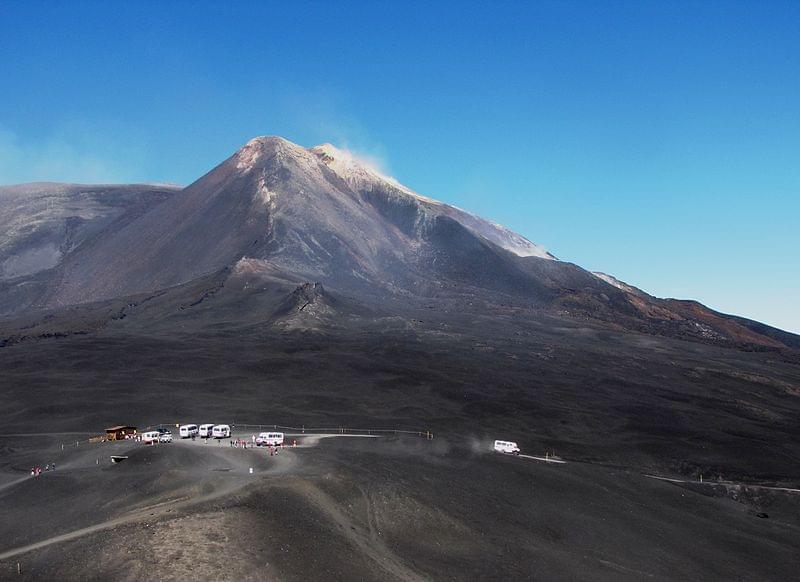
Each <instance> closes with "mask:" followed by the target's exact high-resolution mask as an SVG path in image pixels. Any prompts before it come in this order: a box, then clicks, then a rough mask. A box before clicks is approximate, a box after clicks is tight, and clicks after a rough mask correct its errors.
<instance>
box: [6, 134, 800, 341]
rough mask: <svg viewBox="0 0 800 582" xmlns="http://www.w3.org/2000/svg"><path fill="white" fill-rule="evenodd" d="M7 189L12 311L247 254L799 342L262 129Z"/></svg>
mask: <svg viewBox="0 0 800 582" xmlns="http://www.w3.org/2000/svg"><path fill="white" fill-rule="evenodd" d="M0 200H2V201H4V203H3V204H2V206H0V226H5V233H6V234H5V235H4V237H3V239H2V240H1V241H0V266H2V270H0V277H2V279H1V282H0V313H4V314H6V315H10V314H15V313H19V312H24V311H29V310H32V309H34V310H41V309H52V308H58V307H64V306H71V305H79V304H85V303H93V302H98V301H103V300H110V299H115V298H120V297H126V296H132V295H137V294H142V293H152V292H156V291H159V290H163V289H167V288H170V287H174V286H178V285H184V284H188V283H190V282H192V281H195V280H198V279H199V278H202V277H207V276H210V275H213V274H214V273H218V272H221V271H223V270H232V269H234V268H235V266H236V264H237V263H239V262H241V261H246V262H247V264H248V268H249V270H250V271H251V272H254V273H257V272H260V273H261V274H262V275H263V276H264V277H268V278H271V279H273V280H274V279H280V280H284V281H297V280H300V281H305V282H313V283H321V284H324V285H325V286H326V287H327V288H330V289H332V290H334V291H340V292H343V293H345V294H347V295H349V296H352V297H355V298H358V299H363V300H365V301H366V302H367V303H369V302H370V301H374V300H375V299H376V298H380V302H381V304H382V305H384V306H388V305H391V304H393V303H401V304H409V305H415V304H417V305H418V304H420V303H424V302H425V301H428V300H432V299H433V300H446V301H448V302H449V304H450V308H451V309H469V305H471V304H476V302H477V304H481V305H484V306H485V305H489V304H509V305H517V306H519V307H522V308H526V309H538V310H543V311H548V312H551V313H554V314H561V315H565V316H569V317H583V318H589V319H593V320H598V321H604V322H607V323H611V324H613V325H614V326H617V327H622V328H624V329H628V330H633V331H638V332H644V333H650V334H657V335H665V336H669V337H679V338H687V339H694V340H697V341H703V342H711V343H717V344H720V345H733V346H740V347H741V346H761V347H770V348H787V347H800V340H798V338H797V336H794V335H792V334H788V333H785V332H782V331H780V330H777V329H774V328H770V327H768V326H764V325H762V324H758V323H756V322H751V321H748V320H746V319H743V318H738V317H728V316H726V315H723V314H719V313H716V312H713V311H712V310H710V309H708V308H706V307H704V306H702V305H700V304H698V303H696V302H686V301H675V300H661V299H658V298H656V297H653V296H651V295H649V294H647V293H645V292H642V291H640V290H638V289H635V288H633V287H631V286H629V285H626V284H624V283H622V282H620V281H618V280H616V279H615V278H613V277H611V276H608V275H604V274H597V273H591V272H588V271H586V270H584V269H582V268H580V267H579V266H577V265H574V264H572V263H569V262H565V261H560V260H558V259H557V258H556V257H555V256H554V255H552V254H551V253H550V252H548V251H547V250H546V249H545V248H544V247H542V246H541V245H538V244H536V243H533V242H531V241H529V240H528V239H526V238H525V237H523V236H521V235H519V234H517V233H514V232H512V231H510V230H509V229H507V228H505V227H503V226H500V225H498V224H495V223H492V222H489V221H487V220H483V219H481V218H479V217H477V216H474V215H472V214H470V213H468V212H465V211H463V210H460V209H458V208H456V207H453V206H450V205H447V204H443V203H441V202H437V201H436V200H434V199H432V198H428V197H425V196H422V195H420V194H417V193H416V192H414V191H412V190H411V189H409V188H406V187H405V186H403V185H402V184H400V183H399V182H397V181H396V180H394V179H393V178H390V177H387V176H384V175H382V174H381V173H380V172H378V171H376V170H374V169H372V168H371V167H369V166H368V165H365V164H363V163H361V162H359V161H358V160H357V159H356V158H355V157H353V156H352V155H351V154H350V153H349V152H346V151H342V150H339V149H337V148H336V147H334V146H332V145H330V144H324V145H320V146H316V147H313V148H310V149H306V148H303V147H300V146H298V145H296V144H293V143H291V142H289V141H287V140H285V139H282V138H279V137H259V138H255V139H253V140H251V141H250V142H248V143H247V144H246V145H245V146H244V147H242V148H241V149H240V150H239V151H237V152H236V153H235V154H234V155H233V156H231V157H230V158H228V159H227V160H225V161H224V162H222V163H221V164H220V165H219V166H217V167H216V168H214V169H213V170H211V171H210V172H209V173H208V174H206V175H205V176H203V177H202V178H200V179H199V180H197V181H196V182H194V183H193V184H191V185H189V186H188V187H186V188H183V189H178V188H173V187H158V186H108V187H101V186H89V187H81V186H74V185H59V184H51V185H47V184H39V185H27V186H21V187H11V188H5V189H3V190H0ZM45 209H46V210H45ZM48 212H49V213H50V214H48ZM20 225H24V226H23V227H20Z"/></svg>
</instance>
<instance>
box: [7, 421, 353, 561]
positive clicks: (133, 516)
mask: <svg viewBox="0 0 800 582" xmlns="http://www.w3.org/2000/svg"><path fill="white" fill-rule="evenodd" d="M313 436H314V437H320V438H331V437H339V436H343V435H337V434H331V435H313ZM349 436H353V435H349ZM320 438H314V439H313V440H312V442H311V443H308V444H306V443H304V446H307V447H308V446H315V445H316V444H317V443H318V442H319V440H320ZM188 445H198V446H204V445H202V443H201V442H199V441H198V442H195V443H192V441H177V443H175V444H172V445H155V446H188ZM206 446H207V447H208V449H209V450H210V451H213V452H214V454H217V455H219V454H220V453H222V455H223V456H224V457H225V460H226V461H231V460H234V461H235V462H234V464H235V465H237V470H238V471H240V472H241V473H239V474H237V475H236V477H237V478H235V479H231V480H230V481H228V482H224V484H223V485H222V486H221V487H219V488H217V489H216V490H215V491H213V492H211V493H208V494H206V495H202V496H200V497H191V498H188V499H187V498H185V497H184V498H181V499H177V500H173V501H167V502H160V503H157V504H155V505H150V506H147V507H144V508H142V509H137V510H134V511H132V512H130V513H127V514H125V515H121V516H119V517H115V518H113V519H110V520H107V521H104V522H101V523H97V524H94V525H90V526H87V527H84V528H81V529H77V530H75V531H71V532H67V533H64V534H61V535H57V536H53V537H51V538H47V539H45V540H41V541H39V542H35V543H32V544H28V545H25V546H20V547H18V548H12V549H10V550H6V551H4V552H2V553H0V561H2V560H7V559H9V558H12V557H14V556H18V555H21V554H25V553H27V552H30V551H33V550H38V549H41V548H45V547H47V546H51V545H53V544H59V543H62V542H67V541H70V540H74V539H77V538H80V537H83V536H85V535H89V534H93V533H97V532H99V531H103V530H107V529H111V528H114V527H117V526H119V525H124V524H127V523H134V522H138V521H143V520H146V519H152V518H155V517H160V516H162V515H164V514H166V513H170V512H173V511H176V510H179V509H183V508H185V507H188V506H191V505H196V504H200V503H204V502H207V501H211V500H214V499H217V498H219V497H222V496H224V495H228V494H230V493H233V492H234V491H237V490H239V489H242V488H244V487H246V486H247V485H249V484H251V483H253V482H254V479H253V477H255V478H256V479H257V478H261V477H266V476H275V475H285V474H286V473H287V472H288V471H289V469H290V468H291V467H292V466H293V465H294V464H295V462H296V459H295V457H294V456H293V455H291V454H286V452H284V453H281V454H280V455H276V456H275V457H272V458H271V462H274V463H275V464H276V465H275V467H273V468H270V469H267V470H266V471H259V472H258V473H257V474H256V475H254V476H251V475H249V473H248V469H249V466H250V463H248V462H247V461H246V460H245V459H244V458H242V457H240V456H239V453H240V452H245V451H240V449H236V450H235V451H231V450H230V447H228V446H225V447H223V446H221V445H219V446H214V445H206ZM298 448H299V447H298ZM258 452H260V451H256V450H255V449H253V454H258ZM231 453H232V454H231ZM65 467H66V465H65ZM31 478H33V477H23V478H20V479H17V480H15V481H12V482H10V483H6V484H4V485H3V486H2V487H0V489H5V488H8V487H11V486H13V485H16V484H18V483H21V482H23V481H25V480H27V479H31Z"/></svg>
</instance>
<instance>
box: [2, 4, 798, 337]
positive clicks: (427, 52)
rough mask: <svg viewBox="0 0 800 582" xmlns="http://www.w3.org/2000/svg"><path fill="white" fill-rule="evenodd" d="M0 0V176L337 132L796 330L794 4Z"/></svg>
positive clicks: (590, 246) (639, 272) (532, 221)
mask: <svg viewBox="0 0 800 582" xmlns="http://www.w3.org/2000/svg"><path fill="white" fill-rule="evenodd" d="M227 4H229V3H224V2H217V3H205V4H204V3H203V2H169V3H167V2H118V3H110V2H79V1H73V2H61V3H47V2H36V1H25V2H22V1H20V2H17V1H10V0H4V1H0V183H4V184H5V183H16V182H23V181H31V180H54V181H58V180H64V181H80V182H93V181H150V182H152V181H168V182H177V183H182V184H185V183H188V182H191V181H192V180H193V179H195V178H197V177H199V176H200V175H201V174H203V173H204V172H206V171H207V170H209V169H210V168H211V167H213V166H214V165H215V164H216V163H218V162H219V161H221V160H222V159H224V158H225V157H227V156H228V155H230V154H231V153H232V152H233V151H235V150H236V149H237V148H238V147H239V146H241V145H242V144H243V143H244V142H246V141H247V140H248V139H249V138H251V137H253V136H256V135H264V134H276V135H282V136H284V137H286V138H288V139H290V140H292V141H295V142H297V143H300V144H302V145H306V146H311V145H315V144H317V143H321V142H325V141H330V142H332V143H334V144H336V145H339V146H345V147H348V148H350V149H351V150H353V151H355V152H358V153H361V154H362V155H366V156H369V157H371V158H373V159H377V160H380V161H381V163H382V165H383V166H384V169H385V170H386V171H388V172H389V173H390V174H391V175H393V176H395V177H396V178H397V179H399V180H400V181H401V182H403V183H405V184H407V185H408V186H410V187H412V188H414V189H416V190H417V191H419V192H421V193H423V194H426V195H429V196H432V197H435V198H438V199H441V200H443V201H446V202H449V203H452V204H455V205H457V206H460V207H462V208H465V209H467V210H470V211H473V212H476V213H478V214H480V215H483V216H485V217H487V218H491V219H493V220H496V221H498V222H501V223H504V224H506V225H508V226H510V227H512V228H513V229H515V230H517V231H519V232H521V233H522V234H524V235H526V236H527V237H528V238H530V239H531V240H533V241H535V242H538V243H541V244H543V245H545V246H546V247H547V248H548V249H550V250H551V251H552V252H553V253H554V254H556V255H557V256H558V257H560V258H562V259H564V260H569V261H572V262H575V263H578V264H580V265H582V266H584V267H586V268H590V269H592V270H602V271H605V272H608V273H611V274H613V275H615V276H617V277H619V278H621V279H623V280H625V281H627V282H629V283H631V284H634V285H637V286H640V287H642V288H643V289H645V290H647V291H649V292H651V293H654V294H656V295H659V296H669V297H681V298H696V299H698V300H701V301H703V302H704V303H706V304H707V305H709V306H710V307H712V308H715V309H719V310H721V311H725V312H731V313H736V314H740V315H744V316H747V317H751V318H754V319H758V320H761V321H765V322H767V323H771V324H773V325H777V326H779V327H782V328H784V329H789V330H793V331H796V332H800V219H798V216H800V65H799V63H800V33H799V32H798V31H800V3H798V2H756V1H753V2H711V1H708V2H596V3H595V2H539V3H522V2H520V3H515V2H494V3H486V2H480V3H471V2H465V1H461V2H453V3H449V2H363V3H353V4H348V3H346V2H319V3H304V2H285V3H269V2H238V3H230V4H234V6H233V7H231V6H228V5H227Z"/></svg>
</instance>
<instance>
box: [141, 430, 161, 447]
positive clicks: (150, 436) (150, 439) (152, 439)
mask: <svg viewBox="0 0 800 582" xmlns="http://www.w3.org/2000/svg"><path fill="white" fill-rule="evenodd" d="M160 436H161V433H159V432H158V431H157V430H151V431H148V432H143V433H142V442H143V443H147V444H153V443H157V442H158V437H160Z"/></svg>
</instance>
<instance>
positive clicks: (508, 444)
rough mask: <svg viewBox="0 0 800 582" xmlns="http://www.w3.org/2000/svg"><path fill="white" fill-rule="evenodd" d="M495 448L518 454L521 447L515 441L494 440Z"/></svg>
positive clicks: (499, 451)
mask: <svg viewBox="0 0 800 582" xmlns="http://www.w3.org/2000/svg"><path fill="white" fill-rule="evenodd" d="M494 450H495V451H496V452H498V453H505V454H507V455H518V454H519V447H518V446H517V443H515V442H513V441H494Z"/></svg>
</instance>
